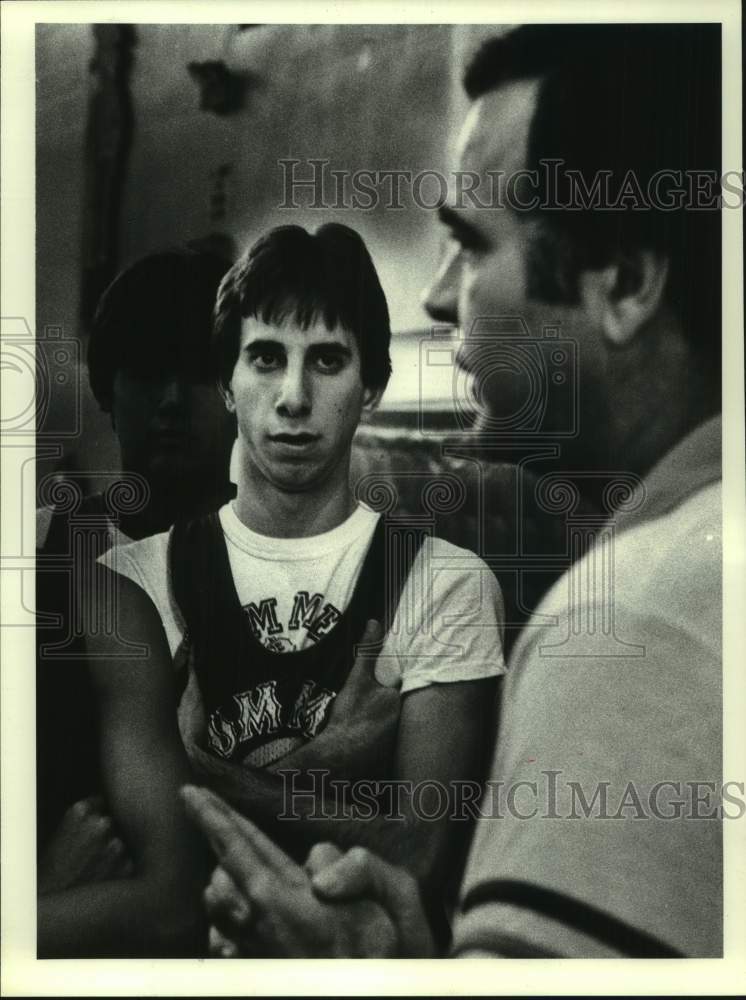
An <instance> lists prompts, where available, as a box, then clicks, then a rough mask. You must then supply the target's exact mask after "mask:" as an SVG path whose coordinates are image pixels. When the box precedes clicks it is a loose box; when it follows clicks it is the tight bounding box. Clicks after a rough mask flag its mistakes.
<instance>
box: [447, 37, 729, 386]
mask: <svg viewBox="0 0 746 1000" xmlns="http://www.w3.org/2000/svg"><path fill="white" fill-rule="evenodd" d="M720 37H721V32H720V25H718V24H607V25H588V24H580V25H566V24H563V25H554V24H553V25H524V26H521V27H519V28H517V29H515V30H513V31H510V32H509V33H507V34H506V35H504V36H500V37H498V38H493V39H490V40H489V41H487V42H486V43H485V44H484V45H483V46H482V48H481V49H480V50H479V51H478V52H477V54H476V55H475V57H474V58H473V60H472V62H471V63H470V65H469V66H468V68H467V71H466V74H465V77H464V86H465V88H466V91H467V93H468V94H469V96H470V97H471V98H477V97H479V96H481V95H482V94H484V93H486V92H488V91H491V90H495V89H496V88H498V87H500V86H501V85H502V84H505V83H508V82H511V81H516V80H526V79H534V78H539V79H540V81H541V82H540V85H539V96H538V101H537V109H536V113H535V115H534V119H533V122H532V124H531V129H530V133H529V148H528V157H527V159H528V162H527V163H526V164H525V166H526V167H527V168H528V169H534V170H538V171H539V179H540V184H539V187H538V188H537V189H536V190H535V193H537V194H538V195H539V198H540V199H541V200H542V201H545V202H547V203H548V205H549V206H550V207H548V208H546V209H542V208H539V209H537V210H536V211H535V212H529V213H527V218H536V217H537V214H538V215H539V217H540V218H541V219H542V222H543V225H542V226H541V232H542V236H541V237H539V239H537V240H536V241H535V244H534V246H533V247H532V249H531V256H530V262H531V263H530V265H529V272H530V273H529V275H528V276H527V277H528V279H529V288H530V291H531V294H533V295H534V296H535V297H538V298H542V299H545V300H550V301H551V300H552V299H554V300H556V301H560V300H565V301H568V300H573V299H577V294H578V280H577V279H578V276H579V273H580V272H581V271H582V270H584V269H589V268H599V267H603V266H605V265H607V264H609V263H612V262H613V261H615V260H616V261H621V262H624V261H633V259H634V258H633V256H631V255H633V254H634V253H635V252H636V251H640V250H645V249H647V250H652V251H654V252H657V253H659V254H661V255H664V256H665V257H667V258H668V260H669V278H668V283H667V287H666V301H667V303H668V304H669V306H670V307H671V308H672V309H673V310H674V312H675V314H676V315H677V316H678V318H679V321H680V322H681V325H682V328H683V330H684V333H685V336H686V337H687V339H688V341H689V342H690V344H691V345H692V346H693V347H694V348H695V349H696V350H697V352H698V353H699V354H700V356H701V358H702V359H703V361H706V362H707V363H709V364H710V365H711V366H712V367H713V368H714V369H715V370H717V369H719V366H720V356H721V336H720V317H721V301H720V278H721V242H720V239H721V218H720V209H719V207H712V208H709V209H706V208H705V209H703V208H700V209H696V208H695V209H689V210H687V208H686V205H684V206H683V207H681V208H676V209H673V210H665V209H660V208H658V209H655V208H645V209H643V210H634V209H632V208H629V207H628V208H626V209H625V208H619V209H617V210H613V211H608V210H601V209H594V208H589V209H583V208H580V209H577V208H575V209H563V208H561V207H559V206H561V205H562V204H566V203H567V202H568V200H569V199H570V197H571V195H572V191H571V188H570V185H569V184H568V183H566V182H565V181H561V183H560V185H559V187H558V188H557V190H547V189H546V187H544V186H542V183H541V182H543V181H544V180H546V179H547V177H548V176H549V171H547V170H544V169H542V168H541V164H540V161H541V160H542V159H545V160H546V159H547V158H557V159H560V160H562V161H563V165H562V167H561V168H560V177H561V178H562V177H564V171H566V170H568V169H569V170H574V171H578V172H579V174H580V175H582V177H583V178H584V181H585V186H586V189H587V190H591V189H592V183H593V181H594V179H595V178H597V177H599V176H601V172H602V171H610V172H611V178H610V180H609V189H610V192H611V196H612V200H613V199H614V198H615V197H616V195H617V194H618V193H619V192H620V190H621V185H622V182H623V179H624V177H625V176H626V175H627V174H628V171H633V172H634V174H635V176H636V178H637V180H638V181H639V185H640V188H641V190H642V192H643V194H644V195H645V196H646V197H647V185H648V180H649V179H650V178H651V177H652V176H653V175H654V174H656V172H658V171H661V170H666V171H679V170H681V171H685V172H686V171H704V170H707V171H711V172H714V173H716V175H717V178H718V180H717V181H716V182H715V183H714V184H713V185H712V186H711V189H710V190H711V191H713V192H715V194H716V195H717V194H718V193H719V190H720V188H719V178H720V175H721V125H720V119H721V68H720ZM676 186H677V185H676V181H675V179H673V178H669V179H668V180H667V183H661V184H660V189H659V193H660V195H661V197H662V198H664V199H665V198H667V197H669V196H670V195H672V194H675V188H676ZM552 205H555V206H557V207H551V206H552Z"/></svg>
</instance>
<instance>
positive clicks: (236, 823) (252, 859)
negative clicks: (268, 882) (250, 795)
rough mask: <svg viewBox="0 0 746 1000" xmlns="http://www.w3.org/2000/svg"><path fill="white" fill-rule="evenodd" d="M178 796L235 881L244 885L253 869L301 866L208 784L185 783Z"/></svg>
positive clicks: (288, 869) (275, 870)
mask: <svg viewBox="0 0 746 1000" xmlns="http://www.w3.org/2000/svg"><path fill="white" fill-rule="evenodd" d="M181 797H182V799H183V801H184V804H185V806H186V809H187V813H188V815H189V817H190V818H191V819H192V820H193V822H194V823H195V824H196V825H197V826H198V827H199V828H200V829H201V830H202V832H203V833H204V834H205V835H206V836H207V838H208V840H209V841H210V844H211V846H212V849H213V851H214V852H215V854H216V856H217V858H218V861H219V862H220V864H221V865H222V866H223V868H225V870H226V871H227V872H229V873H230V874H231V875H232V876H233V878H234V880H235V882H236V884H237V885H239V886H241V887H242V888H246V887H247V879H248V878H250V876H251V874H252V870H259V869H262V870H269V871H270V872H271V873H273V874H279V873H280V872H283V873H288V872H292V870H293V869H298V871H299V872H300V870H301V869H300V868H299V867H298V865H296V864H295V862H294V861H292V859H291V858H289V857H288V856H287V854H285V852H284V851H282V850H281V849H280V848H279V847H277V845H276V844H274V843H273V842H272V841H271V840H270V839H269V837H267V836H265V834H263V833H262V831H261V830H259V829H258V828H257V827H256V826H255V825H254V824H253V823H252V822H251V821H250V820H248V819H246V817H245V816H241V815H239V813H237V812H236V811H235V809H232V808H231V806H229V805H228V803H227V802H224V801H223V799H221V798H220V796H219V795H216V794H215V793H214V792H212V791H210V790H209V789H207V788H198V787H197V786H196V785H184V786H183V787H182V789H181Z"/></svg>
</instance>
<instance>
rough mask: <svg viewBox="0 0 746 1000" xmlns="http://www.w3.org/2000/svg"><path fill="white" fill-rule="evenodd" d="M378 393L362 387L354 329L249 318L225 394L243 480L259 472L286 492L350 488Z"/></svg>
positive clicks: (244, 326) (243, 328)
mask: <svg viewBox="0 0 746 1000" xmlns="http://www.w3.org/2000/svg"><path fill="white" fill-rule="evenodd" d="M375 395H376V394H374V393H371V391H370V390H367V389H365V388H364V386H363V382H362V375H361V367H360V354H359V351H358V346H357V343H356V341H355V338H354V336H353V335H352V334H351V333H350V332H349V331H347V330H345V329H342V328H341V327H339V326H337V327H335V328H334V329H333V330H328V329H327V327H326V325H325V324H324V323H323V322H322V321H317V322H315V323H313V324H311V325H310V326H309V327H308V329H305V330H304V329H302V328H301V327H300V326H299V325H298V324H297V322H296V321H295V320H294V319H292V318H291V319H289V320H287V321H286V322H285V323H283V324H281V325H268V324H266V323H263V322H262V321H261V320H258V319H255V318H249V319H244V320H243V323H242V328H241V340H240V348H239V356H238V360H237V361H236V364H235V367H234V369H233V375H232V377H231V382H230V392H229V394H228V399H229V403H230V405H232V406H234V407H235V411H236V417H237V419H238V433H239V440H240V446H241V447H240V455H241V461H242V462H243V463H244V465H245V468H244V469H243V470H242V474H244V475H245V476H246V480H245V481H246V482H247V483H249V484H250V483H251V482H258V480H257V478H256V477H260V478H261V479H262V480H263V481H264V482H266V483H269V484H270V485H271V486H272V487H274V488H275V489H278V490H280V491H287V492H301V491H306V490H311V489H327V490H330V491H337V490H342V489H347V488H348V485H347V484H348V476H349V460H350V448H351V444H352V438H353V435H354V433H355V430H356V428H357V426H358V423H359V422H360V417H361V415H362V412H363V409H364V408H365V407H367V406H370V405H372V403H373V400H374V398H375Z"/></svg>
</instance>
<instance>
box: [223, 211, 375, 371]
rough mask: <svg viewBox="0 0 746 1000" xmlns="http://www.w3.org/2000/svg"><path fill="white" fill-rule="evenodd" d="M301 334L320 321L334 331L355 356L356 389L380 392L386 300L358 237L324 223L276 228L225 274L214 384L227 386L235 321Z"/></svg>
mask: <svg viewBox="0 0 746 1000" xmlns="http://www.w3.org/2000/svg"><path fill="white" fill-rule="evenodd" d="M248 317H254V318H256V319H260V320H261V321H262V322H263V323H267V324H275V325H280V324H282V323H283V322H285V321H286V320H287V319H289V318H293V319H294V320H295V321H296V322H297V323H298V325H299V326H300V327H301V329H304V330H305V329H307V328H308V327H309V326H310V324H311V323H313V322H314V321H315V320H319V319H321V320H323V322H324V323H325V324H326V326H327V328H328V329H330V330H331V329H333V328H334V327H336V326H341V327H343V328H344V329H345V330H347V331H349V332H350V333H351V334H352V335H353V336H354V337H355V341H356V343H357V346H358V350H359V352H360V364H361V373H362V380H363V384H364V385H365V386H366V388H370V389H383V388H385V386H386V383H387V382H388V379H389V375H390V374H391V360H390V358H389V345H390V342H391V324H390V321H389V310H388V306H387V305H386V296H385V295H384V293H383V289H382V288H381V283H380V281H379V280H378V274H377V273H376V269H375V266H374V264H373V261H372V260H371V257H370V254H369V253H368V250H367V248H366V246H365V243H364V242H363V240H362V238H361V237H360V236H359V235H358V234H357V233H356V232H355V231H354V230H353V229H350V228H349V227H348V226H342V225H340V224H338V223H327V224H326V225H324V226H321V227H320V228H319V229H318V230H317V231H316V232H315V233H313V234H311V233H308V232H306V230H305V229H303V228H302V227H301V226H279V227H278V228H276V229H272V230H271V231H270V232H268V233H267V234H266V235H264V236H262V237H261V238H260V239H259V240H257V242H256V243H255V244H254V245H253V246H252V247H251V248H250V249H249V250H248V251H247V252H246V253H245V254H244V256H243V257H242V258H241V259H240V260H239V261H238V262H237V263H236V264H234V266H233V267H232V268H231V270H230V271H229V272H228V274H226V276H225V279H224V280H223V283H222V285H221V286H220V291H219V292H218V300H217V305H216V308H215V327H214V348H215V364H216V368H217V375H218V380H219V382H220V384H221V385H223V386H227V385H228V383H229V382H230V379H231V375H232V374H233V369H234V367H235V364H236V359H237V358H238V351H239V345H240V340H241V320H242V318H248Z"/></svg>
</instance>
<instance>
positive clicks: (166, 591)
mask: <svg viewBox="0 0 746 1000" xmlns="http://www.w3.org/2000/svg"><path fill="white" fill-rule="evenodd" d="M219 516H220V523H221V525H222V528H223V532H224V536H225V542H226V548H227V551H228V557H229V561H230V566H231V571H232V574H233V581H234V585H235V588H236V593H237V594H238V598H239V600H240V602H241V605H242V607H243V608H244V610H245V611H246V613H247V614H248V615H249V618H250V620H251V622H252V627H253V631H254V635H255V636H256V638H257V639H258V640H259V641H260V642H262V643H263V645H265V646H266V647H267V648H269V649H271V650H272V651H275V652H278V653H283V652H292V651H293V650H300V649H303V648H305V647H306V646H307V645H309V644H311V643H313V642H316V641H318V640H319V639H320V638H321V637H322V636H323V635H325V634H326V633H327V632H328V631H329V630H330V629H331V628H333V626H334V624H335V622H336V621H337V619H338V618H339V617H340V615H341V614H342V612H344V611H345V609H346V608H347V605H348V604H349V602H350V599H351V597H352V593H353V591H354V589H355V584H356V582H357V578H358V575H359V573H360V569H361V566H362V564H363V561H364V558H365V555H366V553H367V551H368V548H369V545H370V542H371V539H372V537H373V531H374V529H375V527H376V524H377V522H378V516H379V515H378V514H376V513H374V512H372V511H370V510H368V509H367V508H365V507H363V506H358V507H357V509H356V510H355V511H354V512H353V513H352V514H351V515H350V517H349V518H348V519H347V520H346V521H344V522H343V523H342V524H340V525H339V526H338V527H336V528H333V529H332V530H331V531H327V532H324V533H323V534H321V535H315V536H312V537H310V538H273V537H269V536H266V535H259V534H257V533H256V532H254V531H251V530H250V529H249V528H247V527H246V526H245V525H244V524H242V523H241V521H239V519H238V517H237V516H236V514H235V512H234V510H233V507H232V505H231V504H226V506H224V507H223V508H221V510H220V515H219ZM168 543H169V533H168V532H164V533H162V534H158V535H153V536H151V537H150V538H144V539H141V540H139V541H136V542H132V543H130V544H129V545H123V546H120V547H118V548H116V549H112V550H111V551H110V552H109V553H107V555H106V556H104V557H103V559H102V561H103V562H104V563H105V564H106V565H107V566H109V568H111V569H113V570H115V571H116V572H118V573H121V574H122V575H124V576H126V577H128V578H129V579H131V580H133V581H134V582H135V583H137V584H139V586H141V587H142V588H143V590H144V591H145V592H146V593H147V594H148V596H149V597H150V599H151V600H152V601H153V603H154V604H155V607H156V609H157V610H158V613H159V615H160V617H161V621H162V622H163V627H164V629H165V632H166V637H167V639H168V644H169V648H170V650H171V655H172V656H173V655H174V654H175V652H176V650H177V649H178V647H179V644H180V642H181V640H182V638H183V624H182V622H181V620H180V615H179V612H178V609H177V608H175V606H174V604H173V600H172V597H171V595H170V588H169V585H168ZM503 626H504V610H503V601H502V595H501V592H500V588H499V586H498V583H497V581H496V579H495V577H494V575H493V573H492V571H491V570H490V569H489V567H488V566H486V565H485V563H484V562H482V560H481V559H480V558H479V557H478V556H476V555H475V554H474V553H473V552H469V551H468V550H466V549H461V548H458V547H456V546H455V545H451V544H450V543H448V542H446V541H443V540H442V539H440V538H430V539H427V540H426V542H425V544H423V546H422V548H421V549H420V551H419V553H418V554H417V557H416V558H415V560H414V563H413V565H412V569H411V571H410V574H409V577H408V579H407V581H406V583H405V585H404V588H403V590H402V594H401V598H400V601H399V605H398V610H397V613H396V615H395V617H394V621H393V623H392V627H391V629H390V630H389V632H388V634H387V636H386V640H385V642H384V644H383V647H382V650H381V653H380V655H379V656H378V660H377V664H376V677H377V679H378V681H379V683H381V684H385V685H387V686H392V687H399V688H400V690H401V693H402V694H405V693H406V692H408V691H414V690H416V689H418V688H423V687H427V686H429V685H430V684H436V683H449V682H454V681H470V680H479V679H481V678H486V677H492V676H495V675H497V674H502V673H504V672H505V662H504V659H503V653H502V637H503Z"/></svg>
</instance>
